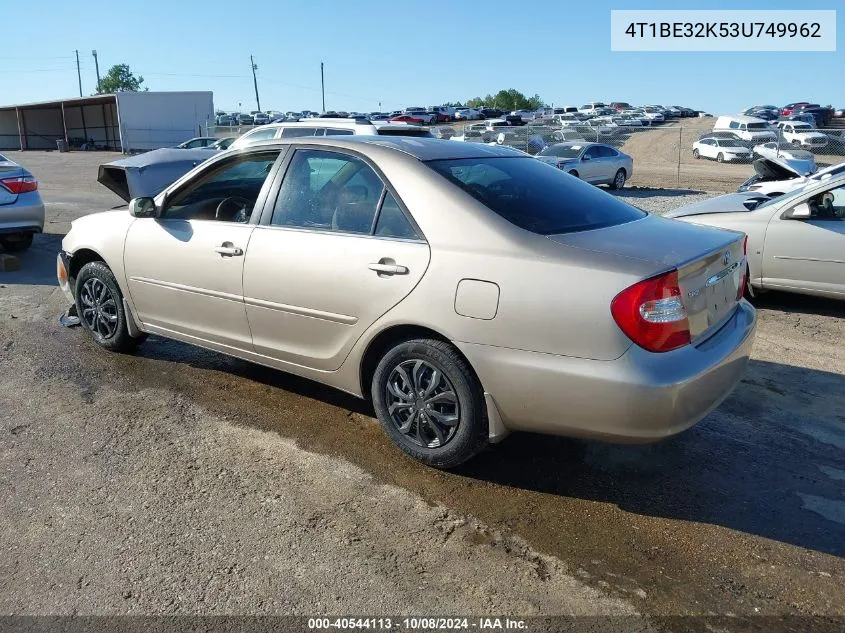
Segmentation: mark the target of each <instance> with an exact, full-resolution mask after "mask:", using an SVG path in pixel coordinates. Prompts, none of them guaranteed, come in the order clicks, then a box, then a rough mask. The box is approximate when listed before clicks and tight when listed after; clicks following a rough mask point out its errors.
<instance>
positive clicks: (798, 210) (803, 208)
mask: <svg viewBox="0 0 845 633" xmlns="http://www.w3.org/2000/svg"><path fill="white" fill-rule="evenodd" d="M811 215H812V213H811V211H810V205H809V204H807V203H806V202H802V203H801V204H796V205H795V206H794V207H792V210H791V211H790V212H789V213H788V214H787V216H786V217H787V218H789V219H790V220H803V219H805V218H809V217H810V216H811Z"/></svg>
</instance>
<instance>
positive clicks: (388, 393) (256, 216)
mask: <svg viewBox="0 0 845 633" xmlns="http://www.w3.org/2000/svg"><path fill="white" fill-rule="evenodd" d="M668 245H671V246H668ZM58 270H59V282H60V286H61V287H62V289H63V290H64V292H65V293H66V294H67V296H68V299H69V300H70V301H71V302H74V303H75V304H76V307H77V310H78V312H79V314H80V318H81V320H82V324H83V327H84V328H85V329H86V330H87V331H88V332H89V334H90V335H91V336H92V338H93V339H94V340H95V341H96V342H97V343H98V344H99V345H101V346H102V347H105V348H107V349H113V350H121V351H126V350H129V349H132V348H133V347H134V346H135V345H137V344H139V343H140V342H141V341H142V340H143V336H144V335H145V333H153V334H158V335H161V336H166V337H170V338H174V339H177V340H181V341H185V342H189V343H192V344H195V345H200V346H203V347H207V348H209V349H213V350H217V351H220V352H223V353H225V354H229V355H233V356H237V357H240V358H243V359H246V360H249V361H253V362H256V363H260V364H263V365H267V366H269V367H274V368H277V369H280V370H283V371H287V372H290V373H293V374H297V375H300V376H304V377H306V378H310V379H312V380H316V381H318V382H321V383H324V384H327V385H330V386H332V387H335V388H337V389H340V390H343V391H346V392H348V393H351V394H354V395H356V396H360V397H369V398H372V401H373V405H374V407H375V409H376V412H377V414H378V417H379V421H380V422H381V424H382V426H383V427H384V429H385V432H386V433H387V434H388V435H389V436H390V438H391V439H392V440H393V441H394V442H395V443H396V444H397V445H398V446H399V447H400V448H402V449H403V450H404V451H406V452H407V453H408V454H410V455H412V456H413V457H415V458H417V459H420V460H422V461H424V462H425V463H427V464H430V465H434V466H438V467H449V466H454V465H456V464H458V463H460V462H462V461H464V460H466V459H469V458H470V457H471V456H472V455H474V454H475V453H477V452H478V450H480V449H481V448H482V447H483V446H484V445H485V444H487V443H488V442H491V441H498V440H500V439H502V438H503V437H504V436H505V435H506V434H507V433H508V432H509V431H516V430H524V431H534V432H541V433H552V434H560V435H572V436H586V437H598V438H605V439H609V440H615V441H640V442H642V441H655V440H659V439H661V438H665V437H668V436H671V435H674V434H676V433H679V432H681V431H683V430H685V429H687V428H689V427H690V426H692V425H693V424H695V423H696V422H697V421H698V420H700V419H701V418H702V417H704V416H705V415H706V414H707V413H708V412H709V411H711V410H712V409H713V408H714V407H715V406H717V405H718V403H719V402H721V401H722V399H724V398H725V397H726V396H727V395H728V394H729V393H730V391H731V390H732V389H733V387H734V386H735V385H736V384H737V382H738V380H739V378H740V376H741V374H742V372H743V370H744V367H745V365H746V363H747V360H748V357H749V353H750V348H751V343H752V339H753V334H754V329H755V323H756V316H755V312H754V309H753V308H752V307H751V306H750V304H748V303H747V302H746V301H744V300H743V299H742V298H741V292H742V288H743V282H742V276H743V273H744V270H745V264H744V253H743V236H742V234H740V233H735V232H729V231H722V230H717V229H709V228H702V227H696V226H693V225H689V224H684V223H682V222H676V221H672V220H666V219H663V218H661V217H659V216H653V215H649V214H647V213H645V212H643V211H641V210H639V209H636V208H634V207H631V206H630V205H628V204H626V203H624V202H623V201H621V200H618V199H616V198H614V197H613V196H611V195H609V194H607V193H605V192H603V191H601V190H599V189H598V188H596V187H593V186H591V185H588V184H586V183H584V182H582V181H580V180H578V179H576V178H572V177H571V176H568V175H567V174H566V173H564V172H562V171H560V170H558V169H555V168H553V167H550V166H547V165H545V164H543V163H541V162H540V161H538V160H536V159H534V158H533V157H530V156H527V155H525V154H523V153H521V152H518V151H515V150H513V149H510V148H506V147H499V146H488V145H484V144H480V143H455V142H452V141H445V140H436V139H426V138H400V137H394V138H383V137H354V136H346V137H324V138H304V139H293V140H290V141H284V140H277V141H267V142H265V143H262V144H256V145H251V146H248V147H246V148H243V149H241V150H236V151H231V150H230V151H228V152H225V153H221V154H218V155H217V156H215V157H213V158H211V159H210V160H208V161H207V162H205V163H203V164H202V165H200V166H198V167H197V168H195V169H194V170H193V171H192V172H190V173H189V174H187V175H185V176H184V177H182V178H181V179H179V180H178V181H177V182H175V183H173V184H172V185H171V186H169V187H168V188H167V189H166V190H164V191H163V192H161V193H160V194H158V195H157V196H156V197H155V198H150V197H144V198H136V199H134V200H132V202H131V203H130V205H129V212H127V211H125V210H123V211H112V212H107V213H100V214H92V215H88V216H85V217H83V218H81V219H78V220H76V221H75V222H74V223H73V227H72V229H71V231H70V232H69V233H68V235H67V236H66V237H65V239H64V241H63V243H62V253H60V255H59V261H58Z"/></svg>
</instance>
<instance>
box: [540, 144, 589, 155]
mask: <svg viewBox="0 0 845 633" xmlns="http://www.w3.org/2000/svg"><path fill="white" fill-rule="evenodd" d="M582 149H584V147H583V146H582V145H552V146H551V147H547V148H545V149H544V150H543V151H541V152H540V155H541V156H557V157H559V158H578V157H579V156H580V155H581V150H582Z"/></svg>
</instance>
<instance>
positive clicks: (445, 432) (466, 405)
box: [371, 339, 488, 468]
mask: <svg viewBox="0 0 845 633" xmlns="http://www.w3.org/2000/svg"><path fill="white" fill-rule="evenodd" d="M433 381H436V382H434V383H433ZM420 394H422V395H420ZM371 395H372V401H373V407H374V408H375V410H376V415H377V416H378V420H379V422H380V423H381V425H382V427H383V428H384V430H385V432H386V433H387V435H388V437H389V438H390V439H391V440H392V441H393V443H394V444H396V445H397V446H398V447H399V448H401V449H402V450H403V451H405V452H406V453H407V454H408V455H410V456H411V457H413V458H414V459H417V460H419V461H421V462H423V463H424V464H427V465H428V466H433V467H434V468H454V467H455V466H458V465H459V464H462V463H463V462H465V461H467V460H468V459H470V458H471V457H473V456H475V455H476V454H477V453H478V452H479V451H481V450H482V449H483V448H484V447H485V446H486V445H487V441H488V423H487V412H486V407H485V403H484V392H483V390H482V388H481V384H480V383H479V381H478V378H477V377H476V376H475V373H474V372H473V370H472V368H471V367H470V366H469V365H468V364H467V361H466V360H465V359H464V358H463V357H462V356H461V355H460V354H459V353H458V352H457V350H456V349H455V348H454V347H452V346H451V345H450V344H448V343H446V342H444V341H440V340H436V339H411V340H406V341H402V342H400V343H397V344H396V345H395V346H393V347H392V348H391V349H389V350H388V351H387V352H386V353H385V355H384V356H383V357H382V359H381V361H379V364H378V366H377V367H376V370H375V373H374V374H373V381H372V385H371ZM412 398H413V399H412ZM427 399H429V400H432V401H431V402H426V400H427ZM420 407H422V408H420ZM434 414H436V415H437V416H438V418H439V420H438V419H436V418H435V417H434ZM453 418H454V419H453ZM421 421H422V424H421V423H420V422H421ZM443 422H446V423H445V424H444V423H443ZM452 422H455V423H454V424H453V423H452Z"/></svg>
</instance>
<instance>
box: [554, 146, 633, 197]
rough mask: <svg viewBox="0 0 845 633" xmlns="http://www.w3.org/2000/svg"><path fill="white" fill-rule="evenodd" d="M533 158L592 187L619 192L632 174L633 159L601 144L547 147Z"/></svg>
mask: <svg viewBox="0 0 845 633" xmlns="http://www.w3.org/2000/svg"><path fill="white" fill-rule="evenodd" d="M537 158H538V159H540V160H541V161H543V162H544V163H548V164H549V165H553V166H554V167H557V168H558V169H561V170H563V171H565V172H566V173H568V174H570V175H572V176H575V177H576V178H580V179H581V180H585V181H587V182H589V183H590V184H593V185H610V188H611V189H621V188H622V187H624V186H625V181H627V180H628V179H630V178H631V175H632V174H633V173H634V159H633V158H632V157H630V156H628V154H625V153H624V152H620V151H619V150H618V149H616V148H615V147H611V146H610V145H605V144H604V143H578V142H566V143H557V144H555V145H550V146H548V147H546V148H544V149H543V150H542V151H540V153H539V154H537Z"/></svg>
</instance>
